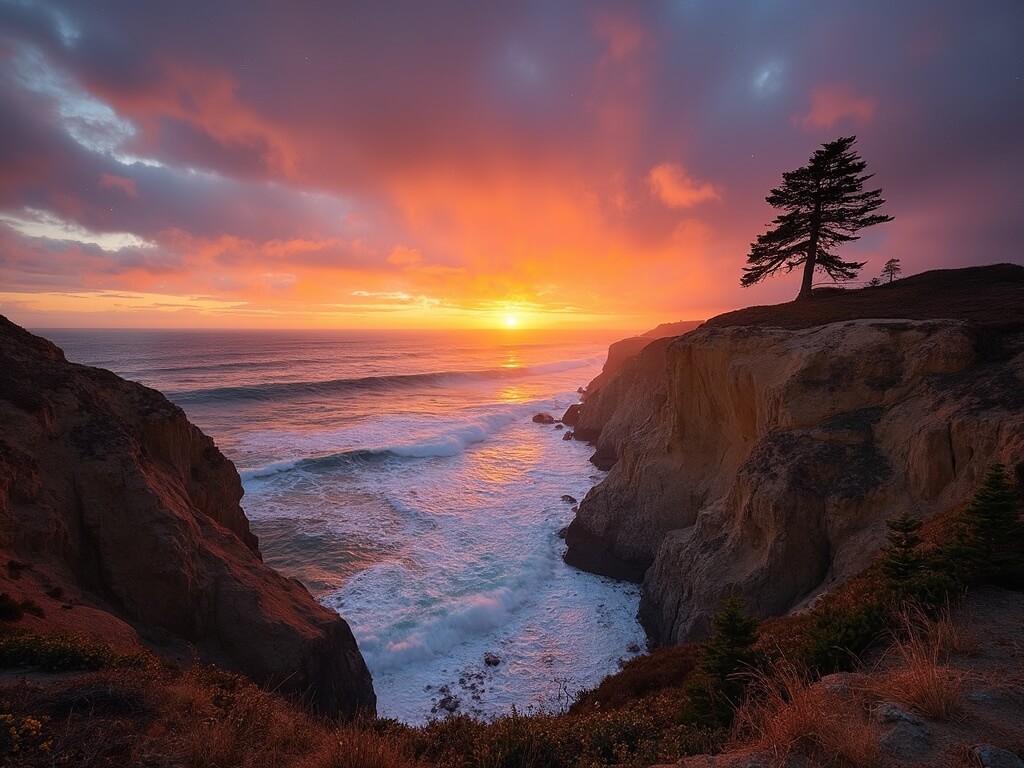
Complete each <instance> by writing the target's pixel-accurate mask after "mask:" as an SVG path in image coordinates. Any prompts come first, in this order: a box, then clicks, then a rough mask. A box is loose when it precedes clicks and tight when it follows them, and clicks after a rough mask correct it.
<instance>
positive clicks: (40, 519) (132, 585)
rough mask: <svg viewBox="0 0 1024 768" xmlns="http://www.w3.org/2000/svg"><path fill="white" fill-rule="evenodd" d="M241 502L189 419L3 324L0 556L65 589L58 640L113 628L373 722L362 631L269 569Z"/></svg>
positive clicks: (53, 611) (225, 464)
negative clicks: (70, 628) (75, 619)
mask: <svg viewBox="0 0 1024 768" xmlns="http://www.w3.org/2000/svg"><path fill="white" fill-rule="evenodd" d="M241 497H242V487H241V481H240V479H239V477H238V473H237V472H236V471H235V468H234V465H232V463H231V462H230V461H228V460H227V459H226V458H225V457H224V456H223V455H222V454H221V453H220V451H218V450H217V448H216V446H215V445H214V443H213V441H212V440H211V439H210V438H209V437H207V436H206V435H204V434H203V433H202V432H200V431H199V429H197V428H196V427H195V426H193V425H192V424H191V423H189V421H188V420H187V419H186V418H185V415H184V413H183V412H182V411H181V409H179V408H178V407H176V406H174V405H172V404H171V403H170V402H168V401H167V400H166V399H165V398H164V397H163V396H162V395H160V394H159V393H158V392H156V391H154V390H151V389H148V388H146V387H143V386H141V385H139V384H134V383H132V382H128V381H124V380H123V379H120V378H119V377H117V376H115V375H114V374H112V373H110V372H109V371H104V370H100V369H96V368H88V367H85V366H80V365H73V364H70V363H68V362H66V361H65V359H64V355H63V353H62V352H61V351H60V350H59V349H58V348H57V347H55V346H53V345H52V344H50V343H49V342H47V341H45V340H43V339H40V338H38V337H35V336H33V335H32V334H30V333H28V332H27V331H24V330H23V329H21V328H19V327H17V326H15V325H13V324H12V323H10V322H9V321H7V320H6V318H2V317H0V536H2V538H0V549H2V550H4V551H5V554H6V555H7V556H8V558H16V560H17V561H18V562H23V563H25V564H26V566H27V568H28V569H29V570H30V571H31V575H33V576H34V578H35V581H37V582H39V585H40V586H48V587H49V588H50V590H51V591H53V589H52V588H53V587H54V586H56V587H59V588H60V590H61V593H62V595H63V599H62V603H63V606H60V605H51V603H49V602H47V600H46V599H44V598H43V597H41V596H40V598H39V602H41V603H42V604H43V605H44V607H45V608H46V609H47V610H46V613H47V616H48V617H52V623H53V624H54V625H55V627H56V628H63V627H64V626H65V625H67V621H66V620H65V616H71V615H72V614H74V615H79V616H86V617H89V616H98V615H102V614H106V617H105V621H106V623H105V624H101V625H100V626H103V627H107V626H112V625H113V624H120V625H121V627H122V629H124V628H125V627H124V625H127V626H128V627H131V628H133V629H134V630H135V631H136V632H138V634H139V635H142V636H143V637H144V638H146V639H147V640H150V641H157V642H159V641H160V640H161V639H162V638H163V639H167V640H171V639H174V638H180V639H183V640H186V641H188V642H190V643H193V644H194V645H195V647H196V648H197V649H198V651H199V652H200V655H201V656H203V657H204V658H206V659H207V660H211V661H215V662H218V663H223V664H226V665H228V666H231V667H234V668H236V669H238V670H240V671H242V672H244V673H246V674H248V675H249V676H251V677H252V678H254V679H255V680H257V681H258V682H260V683H262V684H265V685H267V686H271V687H274V688H277V689H279V690H281V691H283V692H286V693H291V694H294V695H296V696H298V697H300V698H301V699H303V700H304V701H305V702H306V703H307V704H309V705H310V706H311V707H312V708H313V709H315V710H317V711H319V712H323V713H326V714H337V713H345V714H351V713H354V712H355V711H357V710H364V709H365V710H370V711H372V710H373V709H374V708H375V697H374V693H373V686H372V682H371V680H370V675H369V672H368V671H367V668H366V665H365V663H364V662H363V659H362V656H361V655H360V653H359V650H358V648H357V647H356V643H355V639H354V638H353V636H352V633H351V631H350V630H349V627H348V625H347V624H346V623H345V622H344V621H343V620H342V619H341V618H340V617H339V616H337V614H335V613H334V612H333V611H330V610H328V609H326V608H324V607H322V606H320V605H319V604H318V603H316V601H314V600H313V598H312V597H311V596H310V595H309V593H308V592H307V591H306V590H305V588H304V587H302V586H301V585H300V584H299V583H298V582H295V581H293V580H290V579H286V578H285V577H283V576H281V575H280V574H278V573H277V572H276V571H274V570H273V569H271V568H270V567H268V566H266V565H264V564H263V562H262V560H261V558H260V554H259V548H258V545H257V540H256V537H255V536H253V535H252V533H251V532H250V531H249V523H248V520H247V519H246V517H245V514H244V512H243V511H242V508H241V507H240V506H239V500H240V499H241ZM9 576H10V574H8V575H7V577H9ZM7 577H0V578H4V579H5V580H6V579H7ZM32 581H33V580H32V579H31V578H26V579H24V580H22V583H21V584H14V583H10V584H3V585H0V588H5V589H7V588H9V589H11V590H13V591H18V590H19V589H20V590H22V591H24V588H25V584H26V583H30V582H32ZM51 602H52V601H51ZM76 612H77V614H76ZM43 623H44V626H45V624H46V622H43ZM91 626H92V624H91V622H90V621H89V620H88V619H86V620H84V622H81V623H80V624H79V625H77V627H76V628H78V629H82V630H84V631H87V632H88V631H90V629H91ZM93 634H96V632H95V630H94V629H93ZM121 634H122V635H123V634H124V633H123V632H122V633H121Z"/></svg>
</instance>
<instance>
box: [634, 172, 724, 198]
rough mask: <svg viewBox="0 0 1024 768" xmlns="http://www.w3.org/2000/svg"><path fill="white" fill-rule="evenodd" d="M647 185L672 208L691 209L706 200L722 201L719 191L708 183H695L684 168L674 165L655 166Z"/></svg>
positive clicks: (648, 175)
mask: <svg viewBox="0 0 1024 768" xmlns="http://www.w3.org/2000/svg"><path fill="white" fill-rule="evenodd" d="M647 183H648V184H649V185H650V187H651V192H653V193H654V195H655V197H657V198H658V199H659V200H661V202H663V203H664V204H665V205H667V206H669V207H670V208H689V207H690V206H691V205H696V204H697V203H702V202H704V201H705V200H720V199H721V195H720V194H719V193H718V190H717V189H715V187H714V186H713V185H711V184H708V183H706V182H699V181H695V180H694V179H692V178H691V177H690V175H689V174H687V172H686V171H685V170H683V168H682V167H680V166H678V165H674V164H672V163H661V164H660V165H656V166H654V168H652V169H651V172H650V173H649V174H647Z"/></svg>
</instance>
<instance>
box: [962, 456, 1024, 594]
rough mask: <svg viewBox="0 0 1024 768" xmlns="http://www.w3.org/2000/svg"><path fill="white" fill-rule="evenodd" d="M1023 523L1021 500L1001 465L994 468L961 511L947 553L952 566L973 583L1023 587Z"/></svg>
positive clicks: (993, 466)
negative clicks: (953, 539)
mask: <svg viewBox="0 0 1024 768" xmlns="http://www.w3.org/2000/svg"><path fill="white" fill-rule="evenodd" d="M1022 543H1024V522H1021V518H1020V498H1019V496H1018V493H1017V491H1016V490H1015V489H1014V488H1013V487H1012V486H1011V485H1010V483H1009V481H1008V480H1007V478H1006V472H1005V470H1004V468H1003V465H1002V464H993V465H992V466H991V467H990V468H989V471H988V474H987V475H986V476H985V480H984V482H983V483H982V484H981V487H980V488H979V489H978V490H977V492H976V493H975V494H974V498H973V499H972V500H971V503H970V505H969V506H968V507H967V509H966V510H965V511H964V513H963V515H962V517H961V522H960V528H959V531H958V532H957V540H956V542H955V543H954V544H953V545H952V546H951V547H950V548H948V550H947V554H948V556H949V558H950V560H951V562H952V563H953V564H954V565H955V566H957V567H958V569H959V570H960V572H961V573H962V574H963V575H964V577H965V578H966V579H967V580H969V581H973V582H988V581H990V582H993V583H995V584H998V585H1000V586H1010V587H1020V586H1022V585H1024V554H1022Z"/></svg>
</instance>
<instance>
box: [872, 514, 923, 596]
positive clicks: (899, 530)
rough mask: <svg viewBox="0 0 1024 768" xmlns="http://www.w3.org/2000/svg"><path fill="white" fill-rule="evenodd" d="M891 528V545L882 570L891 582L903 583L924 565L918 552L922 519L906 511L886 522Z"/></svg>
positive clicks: (888, 535)
mask: <svg viewBox="0 0 1024 768" xmlns="http://www.w3.org/2000/svg"><path fill="white" fill-rule="evenodd" d="M885 525H886V527H887V528H888V529H889V531H888V533H887V534H886V538H887V539H888V540H889V545H888V546H887V547H886V548H885V554H884V556H883V558H882V572H883V573H884V574H885V577H886V579H887V580H888V581H889V582H891V583H896V584H901V583H903V582H906V581H908V580H909V579H911V578H912V577H914V576H915V575H916V574H917V573H918V572H919V571H920V570H921V566H922V558H921V555H920V553H919V552H918V547H919V545H920V544H921V537H920V536H919V535H918V531H920V530H921V521H920V520H918V519H917V518H916V517H912V516H911V515H908V514H907V513H906V512H904V513H903V514H902V515H900V516H899V517H894V518H893V519H891V520H887V521H886V522H885Z"/></svg>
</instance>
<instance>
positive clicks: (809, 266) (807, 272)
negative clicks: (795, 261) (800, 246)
mask: <svg viewBox="0 0 1024 768" xmlns="http://www.w3.org/2000/svg"><path fill="white" fill-rule="evenodd" d="M807 250H808V251H809V254H808V256H807V260H806V261H805V262H804V279H803V282H802V283H800V293H798V294H797V295H796V298H797V300H799V299H809V298H811V285H812V283H813V281H814V261H815V259H814V254H816V253H817V250H818V246H817V244H815V245H814V247H813V248H808V249H807Z"/></svg>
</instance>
